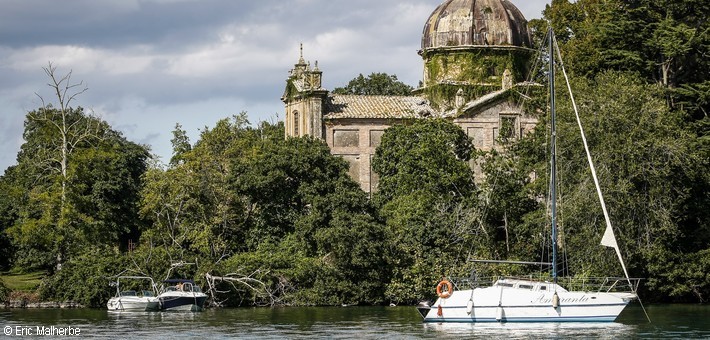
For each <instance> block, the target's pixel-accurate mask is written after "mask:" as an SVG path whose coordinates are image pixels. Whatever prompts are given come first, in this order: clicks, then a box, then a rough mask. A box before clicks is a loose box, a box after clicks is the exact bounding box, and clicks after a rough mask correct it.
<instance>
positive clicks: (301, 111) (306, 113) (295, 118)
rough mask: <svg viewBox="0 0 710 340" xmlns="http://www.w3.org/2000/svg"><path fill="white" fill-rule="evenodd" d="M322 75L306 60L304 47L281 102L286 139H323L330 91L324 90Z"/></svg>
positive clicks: (316, 66) (316, 65) (316, 67)
mask: <svg viewBox="0 0 710 340" xmlns="http://www.w3.org/2000/svg"><path fill="white" fill-rule="evenodd" d="M322 78H323V72H321V70H320V69H318V61H316V63H315V67H313V68H311V64H310V62H309V63H306V61H305V59H303V44H301V55H300V57H299V58H298V62H297V63H296V64H295V65H294V66H293V69H292V70H291V71H289V77H288V79H286V90H285V91H284V94H283V96H282V97H281V100H282V101H283V102H284V104H285V105H286V122H285V125H286V126H285V130H286V137H302V136H313V137H314V138H320V139H324V137H325V136H324V129H323V105H324V101H325V99H326V97H327V96H328V91H327V90H325V89H324V88H323V87H322Z"/></svg>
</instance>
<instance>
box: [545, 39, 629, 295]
mask: <svg viewBox="0 0 710 340" xmlns="http://www.w3.org/2000/svg"><path fill="white" fill-rule="evenodd" d="M553 42H554V46H557V40H556V39H555V37H554V36H553V37H552V39H551V44H552V43H553ZM557 47H558V46H557ZM550 48H552V46H550ZM556 51H557V56H558V57H559V58H558V59H559V63H560V68H561V69H562V74H563V75H564V77H565V81H566V82H567V90H568V91H569V96H570V100H571V101H572V107H573V108H574V114H575V116H576V117H577V125H578V126H579V132H580V134H581V135H582V143H583V144H584V151H585V152H586V153H587V161H588V162H589V168H590V170H591V172H592V178H593V179H594V185H595V186H596V189H597V196H599V203H600V204H601V206H602V212H603V213H604V220H605V221H606V231H605V232H604V236H603V237H602V245H605V246H607V247H612V248H614V250H616V255H617V256H618V257H619V263H621V267H622V268H623V269H624V275H626V280H627V281H628V282H629V285H631V279H630V277H629V272H628V271H627V270H626V265H625V264H624V259H623V258H622V257H621V251H620V250H619V245H618V244H617V243H616V237H615V236H614V229H613V228H612V226H611V219H610V218H609V212H608V211H607V209H606V204H605V203H604V196H603V195H602V189H601V186H600V185H599V179H598V178H597V171H596V168H595V167H594V162H593V161H592V154H591V153H590V151H589V145H588V144H587V137H586V136H585V134H584V128H583V127H582V120H581V118H580V117H579V110H578V109H577V102H576V101H575V99H574V95H573V94H572V85H570V81H569V77H568V76H567V71H565V68H564V64H563V63H562V53H560V49H559V47H558V48H556ZM551 52H554V51H552V50H551ZM553 157H554V156H553Z"/></svg>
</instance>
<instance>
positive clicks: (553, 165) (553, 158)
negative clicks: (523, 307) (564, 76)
mask: <svg viewBox="0 0 710 340" xmlns="http://www.w3.org/2000/svg"><path fill="white" fill-rule="evenodd" d="M552 34H553V31H552V26H550V27H549V29H548V33H547V35H548V37H549V47H548V48H549V50H548V52H549V58H550V71H549V74H548V76H549V77H550V79H549V81H550V126H551V127H550V149H551V150H550V196H551V197H550V206H551V215H552V216H551V222H552V279H553V282H554V283H557V152H556V151H557V150H556V148H557V146H556V144H557V129H556V125H557V121H556V120H557V118H556V116H555V53H554V45H553V44H554V42H553V40H554V39H553V35H552Z"/></svg>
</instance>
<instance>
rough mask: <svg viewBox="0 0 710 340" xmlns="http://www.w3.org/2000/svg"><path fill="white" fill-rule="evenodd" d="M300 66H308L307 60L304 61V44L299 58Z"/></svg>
mask: <svg viewBox="0 0 710 340" xmlns="http://www.w3.org/2000/svg"><path fill="white" fill-rule="evenodd" d="M298 64H299V65H304V64H306V60H305V59H303V43H301V56H300V57H299V58H298Z"/></svg>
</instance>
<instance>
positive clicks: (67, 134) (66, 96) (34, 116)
mask: <svg viewBox="0 0 710 340" xmlns="http://www.w3.org/2000/svg"><path fill="white" fill-rule="evenodd" d="M42 69H43V70H44V72H45V74H46V75H47V77H49V82H48V83H47V86H49V87H50V88H51V89H52V95H53V97H54V99H55V100H56V101H57V103H56V107H55V105H52V104H51V103H49V102H48V101H46V100H45V99H44V98H43V97H42V96H41V95H40V94H38V93H35V95H37V97H39V99H40V101H41V103H42V107H41V108H40V109H39V110H36V111H32V112H29V113H28V115H27V116H28V120H30V121H35V122H41V123H44V124H47V125H48V126H49V127H52V128H53V129H54V130H55V131H56V132H57V134H58V138H57V140H56V142H55V143H54V145H55V147H56V150H52V151H51V152H47V153H46V156H45V157H47V158H50V159H47V160H40V162H42V163H46V164H54V166H52V168H53V170H56V171H57V172H58V173H59V174H60V176H61V178H60V179H61V207H60V208H61V209H60V211H61V213H60V214H61V215H60V217H59V221H57V227H58V228H59V229H60V230H62V229H63V227H64V225H63V224H64V223H65V222H64V220H65V218H66V216H65V214H66V209H65V208H66V197H67V183H68V182H69V181H68V168H69V158H70V156H71V154H72V152H74V150H75V149H76V148H77V147H78V146H79V144H80V143H82V142H90V141H91V140H92V139H100V135H99V131H100V125H101V122H100V120H98V119H92V118H91V117H89V116H79V117H72V108H71V104H72V103H73V102H74V101H75V100H76V98H77V97H78V96H79V95H81V94H82V93H84V92H86V91H87V90H88V88H87V87H86V86H84V83H83V81H82V82H78V83H76V82H72V79H71V77H72V71H69V73H67V74H65V75H64V76H60V75H58V74H57V67H56V66H54V65H53V64H52V63H51V62H49V63H48V65H47V67H43V68H42ZM61 248H62V247H60V251H59V253H58V254H57V269H61V264H62V261H63V251H62V250H61Z"/></svg>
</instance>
